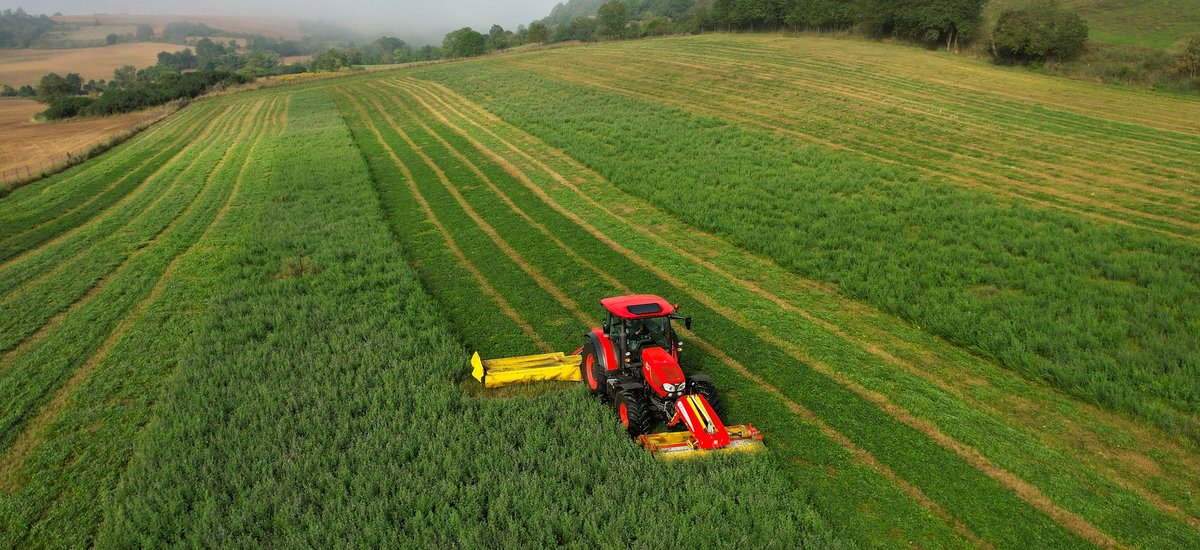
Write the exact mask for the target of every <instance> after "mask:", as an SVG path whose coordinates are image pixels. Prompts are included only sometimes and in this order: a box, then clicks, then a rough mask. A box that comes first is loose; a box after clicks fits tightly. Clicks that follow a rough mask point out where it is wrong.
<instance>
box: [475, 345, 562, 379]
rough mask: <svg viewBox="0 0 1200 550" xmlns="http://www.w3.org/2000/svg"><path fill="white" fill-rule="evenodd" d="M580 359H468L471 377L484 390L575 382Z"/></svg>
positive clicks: (559, 355)
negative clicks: (549, 381)
mask: <svg viewBox="0 0 1200 550" xmlns="http://www.w3.org/2000/svg"><path fill="white" fill-rule="evenodd" d="M582 361H583V358H582V357H580V356H578V355H567V354H565V353H562V352H556V353H543V354H540V355H525V356H521V357H505V358H503V359H480V358H479V354H478V353H475V354H474V355H472V356H471V376H474V377H475V379H476V380H478V381H480V382H481V383H482V384H483V387H485V388H499V387H501V386H507V385H509V384H522V383H526V382H544V381H547V380H561V381H564V382H578V381H580V378H579V364H580V362H582Z"/></svg>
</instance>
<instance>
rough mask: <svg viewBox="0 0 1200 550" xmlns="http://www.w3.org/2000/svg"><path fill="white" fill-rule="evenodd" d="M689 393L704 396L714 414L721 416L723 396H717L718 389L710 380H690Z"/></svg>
mask: <svg viewBox="0 0 1200 550" xmlns="http://www.w3.org/2000/svg"><path fill="white" fill-rule="evenodd" d="M688 393H698V394H700V395H703V396H704V400H705V401H708V405H709V406H710V407H712V409H713V412H715V413H717V414H721V396H719V395H717V387H716V386H714V385H713V383H712V382H709V381H708V380H688Z"/></svg>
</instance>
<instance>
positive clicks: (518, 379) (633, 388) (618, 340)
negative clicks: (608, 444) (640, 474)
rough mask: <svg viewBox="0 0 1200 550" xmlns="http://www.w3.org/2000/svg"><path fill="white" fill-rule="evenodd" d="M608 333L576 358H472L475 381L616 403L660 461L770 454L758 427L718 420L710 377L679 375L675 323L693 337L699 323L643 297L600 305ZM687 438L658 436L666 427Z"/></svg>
mask: <svg viewBox="0 0 1200 550" xmlns="http://www.w3.org/2000/svg"><path fill="white" fill-rule="evenodd" d="M600 304H601V305H602V306H604V309H605V310H606V316H605V321H604V325H603V326H601V327H598V328H594V329H592V330H591V331H590V332H588V333H586V334H584V344H583V347H581V348H579V349H578V350H576V351H575V353H573V354H571V355H566V354H563V353H550V354H541V355H528V356H523V357H510V358H505V359H491V360H482V359H480V358H479V354H478V353H476V354H475V355H474V356H472V357H471V364H472V372H471V374H472V376H474V377H475V379H476V380H479V382H480V383H482V384H483V385H484V387H486V388H498V387H501V386H505V385H508V384H515V383H523V382H540V381H546V380H566V381H580V382H582V383H583V384H584V386H585V387H586V388H587V390H588V392H589V393H591V394H592V395H593V396H596V397H598V398H600V399H601V401H603V402H606V403H611V404H612V407H613V411H614V412H615V413H616V416H617V419H618V420H619V421H620V422H621V425H622V426H624V427H625V431H626V432H628V433H629V435H630V436H631V437H633V438H636V439H637V440H638V442H639V443H641V445H642V446H643V447H645V448H646V449H647V450H649V451H650V452H651V454H653V455H654V456H657V457H661V458H665V459H673V458H686V457H692V456H698V455H702V454H706V453H711V452H732V451H758V450H762V449H763V448H764V447H763V444H762V438H763V436H762V433H760V432H759V431H758V430H757V429H755V428H754V426H750V425H739V426H728V427H727V426H725V424H724V423H723V422H722V421H721V418H720V417H719V416H718V415H717V409H718V407H719V403H720V401H719V399H718V397H717V390H716V387H714V386H713V384H712V382H710V381H709V379H708V377H706V376H687V375H685V374H684V372H683V369H681V368H680V367H679V357H680V355H681V354H682V353H683V342H682V341H681V340H680V339H679V336H678V335H677V334H676V332H675V330H674V328H673V327H672V323H671V322H672V321H682V322H683V324H684V326H685V327H687V328H688V329H690V328H691V326H692V319H691V317H680V316H677V315H675V310H676V308H675V307H674V306H672V305H671V304H670V303H668V302H667V301H666V300H663V299H662V298H659V297H658V296H652V295H648V294H635V295H631V296H618V297H613V298H605V299H603V300H600ZM660 421H661V422H663V423H665V424H666V425H667V427H668V428H673V427H676V426H678V425H679V424H681V423H682V424H683V427H685V428H686V429H687V431H669V432H665V433H657V434H651V433H648V432H649V431H650V429H651V428H652V427H653V426H654V425H655V424H657V423H658V422H660Z"/></svg>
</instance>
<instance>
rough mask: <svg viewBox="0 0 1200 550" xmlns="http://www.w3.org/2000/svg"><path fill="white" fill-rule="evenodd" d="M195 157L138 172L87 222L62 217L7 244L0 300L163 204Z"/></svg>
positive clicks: (211, 127)
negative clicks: (9, 246)
mask: <svg viewBox="0 0 1200 550" xmlns="http://www.w3.org/2000/svg"><path fill="white" fill-rule="evenodd" d="M215 120H216V118H214V119H213V120H212V121H209V122H208V123H207V124H203V125H200V126H202V129H201V130H199V132H198V133H196V134H194V135H193V136H192V137H191V138H190V139H194V140H196V141H199V142H203V141H205V140H207V139H209V138H210V137H211V136H212V135H213V132H215V131H216V130H217V129H216V127H215V124H216V122H215ZM195 158H196V157H195V150H191V151H180V152H178V153H177V154H176V155H175V156H173V157H172V159H173V161H172V162H170V163H167V164H163V165H160V166H158V167H157V168H155V169H154V170H153V171H150V168H149V167H148V166H147V167H146V169H145V170H144V171H139V172H138V173H136V174H133V175H131V177H132V178H133V180H132V181H136V187H135V188H134V189H132V190H130V192H129V193H127V194H126V195H125V196H123V197H122V198H121V199H120V200H118V201H116V202H115V203H113V204H111V205H109V206H108V207H107V208H106V209H104V210H103V211H97V212H91V213H90V214H92V216H91V217H90V218H88V219H79V220H71V221H68V220H67V219H66V218H70V217H71V216H65V217H64V218H63V219H59V220H55V221H54V222H53V223H50V224H46V225H43V226H40V227H38V228H37V229H35V230H33V231H30V232H29V233H25V234H22V235H20V236H19V237H18V238H17V239H15V240H14V241H12V242H11V244H12V245H13V246H14V248H13V249H12V252H13V257H11V258H9V259H8V260H6V261H3V262H0V274H3V277H0V296H3V299H5V300H7V299H8V298H10V297H11V295H12V294H14V293H15V292H17V290H18V289H21V288H22V287H24V286H26V285H29V284H30V283H32V282H33V281H36V280H38V279H39V277H43V276H45V275H46V274H47V273H49V272H51V271H52V270H53V269H54V268H55V266H58V265H61V264H62V263H64V262H69V261H71V260H73V259H76V258H78V257H80V255H82V254H84V253H86V252H88V251H91V250H93V249H94V248H95V247H96V244H97V243H98V242H99V241H101V240H103V239H104V238H106V237H109V236H111V235H113V234H114V233H116V232H117V231H119V230H120V229H121V228H122V227H124V226H125V225H126V224H128V223H129V222H130V220H132V219H134V218H136V217H137V216H138V215H140V214H142V213H143V212H144V211H146V210H147V209H150V208H152V207H153V206H155V205H156V204H158V202H159V201H161V200H163V195H164V193H165V192H166V191H167V190H168V189H170V186H169V185H168V184H169V183H170V182H171V181H173V179H174V178H176V177H178V176H179V173H180V171H182V170H183V169H184V168H186V167H188V166H190V165H191V163H192V162H194V161H195ZM3 206H4V209H5V210H7V209H8V208H14V209H20V208H21V207H20V206H18V205H9V204H7V203H5V204H4V205H3ZM26 237H28V239H26Z"/></svg>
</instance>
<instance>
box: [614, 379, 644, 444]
mask: <svg viewBox="0 0 1200 550" xmlns="http://www.w3.org/2000/svg"><path fill="white" fill-rule="evenodd" d="M613 410H614V411H616V413H617V420H618V421H619V422H621V426H624V427H625V433H628V434H629V437H637V436H639V435H642V434H644V433H646V432H649V431H650V423H651V421H652V420H653V419H652V418H651V416H650V415H651V411H650V400H649V399H646V394H645V393H644V392H641V391H637V390H617V395H616V398H615V399H613Z"/></svg>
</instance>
